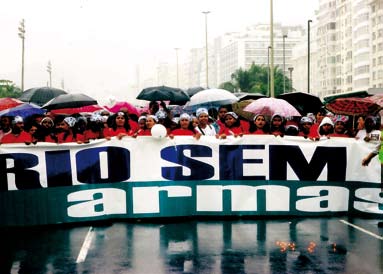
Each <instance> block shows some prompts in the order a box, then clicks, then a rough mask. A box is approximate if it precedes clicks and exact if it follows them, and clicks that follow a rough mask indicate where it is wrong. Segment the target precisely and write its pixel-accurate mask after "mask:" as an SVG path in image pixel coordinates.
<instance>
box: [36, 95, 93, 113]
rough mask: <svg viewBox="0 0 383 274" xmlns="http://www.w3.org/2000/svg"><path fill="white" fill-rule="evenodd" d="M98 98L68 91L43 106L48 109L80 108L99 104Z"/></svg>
mask: <svg viewBox="0 0 383 274" xmlns="http://www.w3.org/2000/svg"><path fill="white" fill-rule="evenodd" d="M97 104H98V103H97V100H96V99H93V98H92V97H90V96H88V95H86V94H83V93H68V94H62V95H59V96H57V97H55V98H53V99H52V100H50V101H49V102H47V103H46V104H45V105H43V106H42V107H41V108H43V109H46V110H52V109H62V108H79V107H84V106H90V105H97Z"/></svg>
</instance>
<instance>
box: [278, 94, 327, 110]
mask: <svg viewBox="0 0 383 274" xmlns="http://www.w3.org/2000/svg"><path fill="white" fill-rule="evenodd" d="M277 98H279V99H283V100H286V101H287V102H289V103H290V104H291V105H293V106H294V107H295V108H296V109H297V110H298V111H299V113H300V114H301V115H306V114H307V113H310V112H311V113H316V112H318V111H319V110H320V109H321V107H323V103H322V101H321V99H320V98H319V97H318V96H316V95H314V94H310V93H306V92H299V91H297V92H290V93H284V94H280V95H278V96H277Z"/></svg>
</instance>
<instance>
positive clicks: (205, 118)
mask: <svg viewBox="0 0 383 274" xmlns="http://www.w3.org/2000/svg"><path fill="white" fill-rule="evenodd" d="M196 116H197V119H198V125H197V126H196V127H195V130H196V131H197V133H199V134H200V135H205V136H217V132H216V131H215V128H214V127H213V126H211V125H210V124H209V112H208V110H207V109H206V108H199V109H197V111H196Z"/></svg>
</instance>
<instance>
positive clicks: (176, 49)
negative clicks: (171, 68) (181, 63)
mask: <svg viewBox="0 0 383 274" xmlns="http://www.w3.org/2000/svg"><path fill="white" fill-rule="evenodd" d="M178 50H179V48H175V51H176V64H177V88H179V87H180V82H179V75H178Z"/></svg>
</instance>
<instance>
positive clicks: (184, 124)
mask: <svg viewBox="0 0 383 274" xmlns="http://www.w3.org/2000/svg"><path fill="white" fill-rule="evenodd" d="M189 124H190V120H189V119H187V118H182V119H180V127H181V128H182V129H188V127H189Z"/></svg>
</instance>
